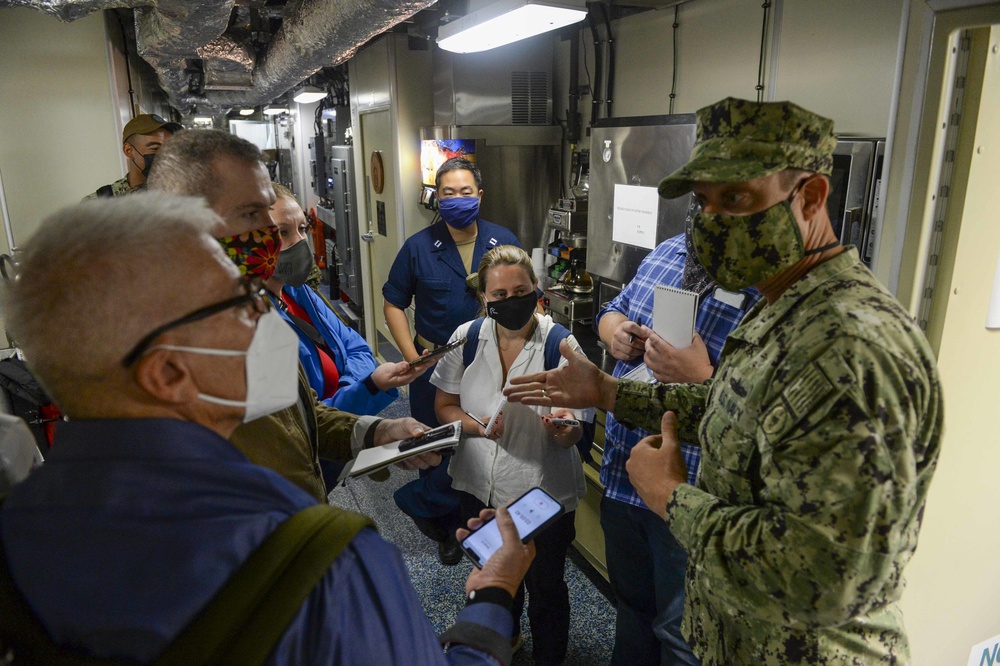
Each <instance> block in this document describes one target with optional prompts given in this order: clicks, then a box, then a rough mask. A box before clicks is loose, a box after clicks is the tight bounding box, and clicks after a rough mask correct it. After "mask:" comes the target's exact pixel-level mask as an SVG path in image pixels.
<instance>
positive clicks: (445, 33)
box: [437, 0, 587, 53]
mask: <svg viewBox="0 0 1000 666" xmlns="http://www.w3.org/2000/svg"><path fill="white" fill-rule="evenodd" d="M586 16H587V10H586V8H585V5H584V3H583V2H574V1H573V0H565V1H558V0H557V1H556V2H549V1H547V0H542V1H539V0H500V1H499V2H495V3H493V4H491V5H487V6H486V7H483V8H482V9H480V10H478V11H475V12H472V13H471V14H468V15H466V16H464V17H462V18H460V19H457V20H455V21H452V22H451V23H448V24H445V25H443V26H441V28H440V29H439V30H438V39H437V44H438V46H440V47H441V48H442V49H444V50H446V51H451V52H453V53H476V52H478V51H488V50H489V49H495V48H497V47H498V46H503V45H505V44H510V43H511V42H516V41H519V40H522V39H527V38H528V37H534V36H535V35H539V34H541V33H543V32H549V31H550V30H558V29H559V28H562V27H564V26H567V25H571V24H573V23H577V22H578V21H582V20H583V19H584V18H585V17H586Z"/></svg>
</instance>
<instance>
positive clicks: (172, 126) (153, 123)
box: [122, 113, 184, 143]
mask: <svg viewBox="0 0 1000 666" xmlns="http://www.w3.org/2000/svg"><path fill="white" fill-rule="evenodd" d="M161 127H162V128H163V129H165V130H167V131H168V132H170V133H173V132H179V131H181V130H182V129H184V126H183V125H179V124H177V123H172V122H170V121H169V120H164V119H163V117H161V116H158V115H156V114H155V113H141V114H139V115H138V116H136V117H135V118H133V119H132V120H130V121H128V122H127V123H126V124H125V129H123V130H122V143H125V140H126V139H128V138H129V137H130V136H132V135H133V134H152V133H153V132H155V131H156V130H158V129H160V128H161Z"/></svg>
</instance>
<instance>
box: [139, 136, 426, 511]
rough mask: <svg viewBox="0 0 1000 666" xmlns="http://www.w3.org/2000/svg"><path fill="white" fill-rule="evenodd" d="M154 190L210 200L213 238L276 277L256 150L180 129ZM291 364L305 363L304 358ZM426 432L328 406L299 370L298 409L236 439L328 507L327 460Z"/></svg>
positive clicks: (263, 171)
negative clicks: (216, 223)
mask: <svg viewBox="0 0 1000 666" xmlns="http://www.w3.org/2000/svg"><path fill="white" fill-rule="evenodd" d="M149 189H150V191H154V192H170V193H172V194H179V195H184V196H200V197H203V198H204V199H205V200H206V201H207V202H208V205H209V207H210V208H211V209H212V210H214V211H215V212H216V213H217V214H218V215H219V216H220V217H221V218H222V220H223V224H222V225H221V226H220V227H219V228H218V229H216V230H215V231H213V235H214V236H216V237H217V238H218V239H219V242H220V243H222V245H223V247H224V249H225V250H226V254H227V255H228V256H229V258H230V259H231V260H232V261H233V262H234V263H235V264H236V266H237V267H238V269H239V271H240V273H241V274H242V275H244V276H245V277H246V278H248V279H250V278H258V279H261V280H266V279H268V278H270V277H271V275H272V274H273V273H274V270H275V267H276V266H277V262H278V252H279V249H280V247H281V237H280V235H279V234H278V230H277V227H276V226H275V224H274V221H273V220H272V219H271V216H270V212H269V210H270V208H271V206H273V205H274V203H275V200H276V197H275V194H274V188H273V187H272V184H271V180H270V177H269V176H268V173H267V168H266V167H265V166H264V162H263V161H262V159H261V153H260V150H259V149H258V148H257V146H255V145H253V144H252V143H250V142H249V141H246V140H245V139H241V138H239V137H237V136H236V135H234V134H230V133H228V132H223V131H221V130H187V131H184V132H179V133H178V134H177V135H176V136H174V137H173V138H172V139H171V140H170V143H169V144H167V145H166V146H164V148H163V150H162V151H160V153H159V155H158V156H157V162H156V166H155V167H154V168H153V171H152V173H151V174H150V178H149ZM292 363H293V364H294V365H295V366H296V367H297V366H298V359H297V357H296V358H294V359H293V360H292ZM423 429H424V428H423V426H422V425H421V424H420V423H419V422H417V421H416V420H414V419H411V418H403V419H378V418H376V417H373V416H356V415H354V414H350V413H348V412H342V411H339V410H336V409H333V408H331V407H327V406H326V405H324V404H323V403H322V402H320V401H318V400H317V398H316V394H315V392H314V391H313V390H312V389H310V388H309V383H308V380H307V379H306V377H305V375H304V373H301V372H300V377H299V388H298V400H296V401H295V404H293V405H291V406H287V407H286V408H285V409H281V410H278V411H276V412H273V413H271V414H268V415H266V416H262V417H261V418H256V419H251V420H248V421H247V422H246V423H244V424H243V425H241V426H240V427H239V428H237V429H236V430H235V432H234V433H233V434H232V436H231V437H230V441H231V442H232V443H233V445H234V446H236V448H238V449H239V450H240V451H242V452H243V454H244V455H246V456H247V457H248V458H250V460H252V461H253V462H255V463H257V464H259V465H264V466H265V467H270V468H271V469H273V470H275V471H277V472H278V473H280V474H281V475H282V476H284V477H285V478H287V479H289V480H291V481H292V482H294V483H295V484H296V485H298V486H299V487H301V488H303V489H304V490H305V491H306V492H308V493H310V494H311V495H312V496H313V497H315V498H316V499H317V500H318V501H320V502H326V498H327V492H328V490H329V489H328V488H327V486H326V484H325V482H324V480H323V474H322V471H321V468H320V462H319V460H320V458H325V459H328V460H332V461H334V462H346V461H348V460H350V459H351V458H352V457H354V455H356V454H357V453H358V451H360V450H361V449H362V448H366V447H371V446H377V445H380V444H384V443H387V442H391V441H394V440H397V439H403V438H405V437H410V436H412V435H417V434H419V433H420V432H422V431H423ZM440 459H441V458H440V456H438V455H437V454H424V455H422V456H417V457H415V458H410V459H408V460H407V461H405V462H404V463H403V466H404V467H407V468H426V467H427V466H428V465H435V464H437V463H438V462H439V461H440Z"/></svg>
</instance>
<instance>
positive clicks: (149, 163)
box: [132, 150, 156, 178]
mask: <svg viewBox="0 0 1000 666" xmlns="http://www.w3.org/2000/svg"><path fill="white" fill-rule="evenodd" d="M135 152H136V154H137V155H138V156H139V157H141V158H142V163H143V164H145V165H146V166H144V167H142V169H141V170H140V171H141V172H142V177H143V178H149V170H150V169H152V168H153V160H154V159H155V158H156V153H150V154H149V155H143V154H142V153H140V152H139V151H138V150H137V151H135ZM132 164H135V165H136V166H139V165H138V164H136V161H135V160H132Z"/></svg>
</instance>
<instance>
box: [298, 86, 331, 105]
mask: <svg viewBox="0 0 1000 666" xmlns="http://www.w3.org/2000/svg"><path fill="white" fill-rule="evenodd" d="M324 97H326V91H325V90H320V89H319V88H317V87H316V86H302V87H301V88H299V89H298V90H296V91H295V97H294V98H293V99H294V100H295V101H296V102H298V103H299V104H312V103H313V102H318V101H320V100H321V99H323V98H324Z"/></svg>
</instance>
